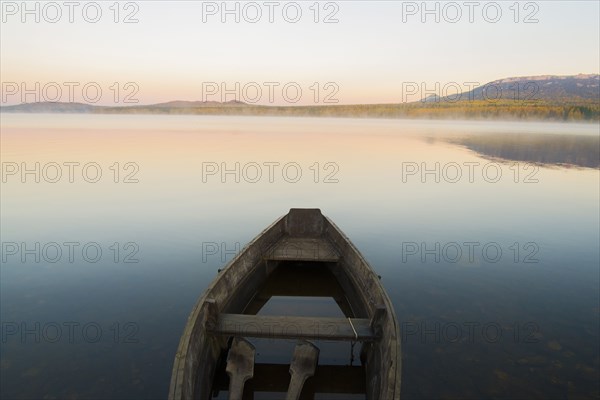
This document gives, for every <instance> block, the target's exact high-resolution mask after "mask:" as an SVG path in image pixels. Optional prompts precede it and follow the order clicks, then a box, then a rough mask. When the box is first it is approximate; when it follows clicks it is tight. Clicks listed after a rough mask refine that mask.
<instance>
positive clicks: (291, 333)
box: [209, 314, 377, 342]
mask: <svg viewBox="0 0 600 400" xmlns="http://www.w3.org/2000/svg"><path fill="white" fill-rule="evenodd" d="M353 328H354V329H353ZM209 330H210V331H211V332H212V333H214V334H220V335H228V336H241V337H254V338H270V339H310V340H336V341H359V342H368V341H373V340H375V339H377V338H376V335H375V334H374V332H373V329H372V327H371V321H370V320H369V319H365V318H351V319H350V321H349V320H348V319H347V318H313V317H285V316H282V317H280V316H259V315H245V314H219V318H218V320H217V324H216V326H215V327H214V328H213V329H210V328H209Z"/></svg>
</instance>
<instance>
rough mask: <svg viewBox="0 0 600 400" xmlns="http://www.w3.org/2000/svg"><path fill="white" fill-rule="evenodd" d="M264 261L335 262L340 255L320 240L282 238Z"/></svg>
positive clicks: (268, 252) (326, 242)
mask: <svg viewBox="0 0 600 400" xmlns="http://www.w3.org/2000/svg"><path fill="white" fill-rule="evenodd" d="M265 259H266V260H279V261H285V260H293V261H324V262H337V261H338V260H339V259H340V255H339V254H338V252H337V251H336V250H335V248H334V247H333V246H332V245H331V243H329V242H328V241H327V240H325V239H322V238H298V237H289V236H287V237H283V238H282V239H281V240H279V241H278V242H277V243H275V244H274V245H273V246H272V247H271V248H270V249H269V250H268V251H267V252H266V253H265Z"/></svg>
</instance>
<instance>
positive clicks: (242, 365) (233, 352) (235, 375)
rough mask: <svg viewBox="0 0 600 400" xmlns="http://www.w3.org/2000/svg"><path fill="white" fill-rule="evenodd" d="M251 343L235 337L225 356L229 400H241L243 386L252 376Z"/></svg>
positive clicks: (252, 348)
mask: <svg viewBox="0 0 600 400" xmlns="http://www.w3.org/2000/svg"><path fill="white" fill-rule="evenodd" d="M255 353H256V350H255V349H254V346H253V345H252V343H250V342H248V341H247V340H246V339H244V338H240V337H235V338H234V339H233V343H232V344H231V348H230V349H229V353H228V354H227V367H226V369H225V371H226V372H227V375H229V400H242V396H243V394H244V384H245V383H246V381H247V380H248V379H251V378H252V377H253V376H254V354H255Z"/></svg>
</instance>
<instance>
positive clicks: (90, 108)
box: [0, 101, 101, 113]
mask: <svg viewBox="0 0 600 400" xmlns="http://www.w3.org/2000/svg"><path fill="white" fill-rule="evenodd" d="M99 108H101V107H100V106H94V105H91V104H84V103H56V102H49V101H47V102H41V103H23V104H18V105H15V106H4V107H0V111H2V112H15V113H91V112H94V111H95V110H97V109H99Z"/></svg>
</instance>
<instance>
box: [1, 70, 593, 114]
mask: <svg viewBox="0 0 600 400" xmlns="http://www.w3.org/2000/svg"><path fill="white" fill-rule="evenodd" d="M495 99H496V100H495ZM0 111H1V112H7V113H8V112H13V113H98V114H195V115H256V116H260V115H264V116H266V115H269V116H309V117H355V118H437V119H447V118H456V119H459V118H460V119H531V120H558V121H579V120H584V121H599V120H600V75H598V74H590V75H583V74H580V75H574V76H550V75H545V76H532V77H518V78H506V79H499V80H496V81H493V82H490V83H488V84H486V85H483V86H481V87H478V88H476V89H474V90H472V91H470V92H465V93H462V94H461V96H460V100H459V101H456V99H452V96H449V97H445V98H444V97H438V96H436V95H432V96H429V97H428V98H427V99H426V100H425V101H415V102H412V103H395V104H355V105H314V106H262V105H253V104H246V103H244V102H241V101H235V100H234V101H228V102H223V103H220V102H216V101H181V100H177V101H170V102H167V103H159V104H150V105H133V106H95V105H90V104H81V103H49V102H46V103H29V104H19V105H15V106H5V107H0Z"/></svg>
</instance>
